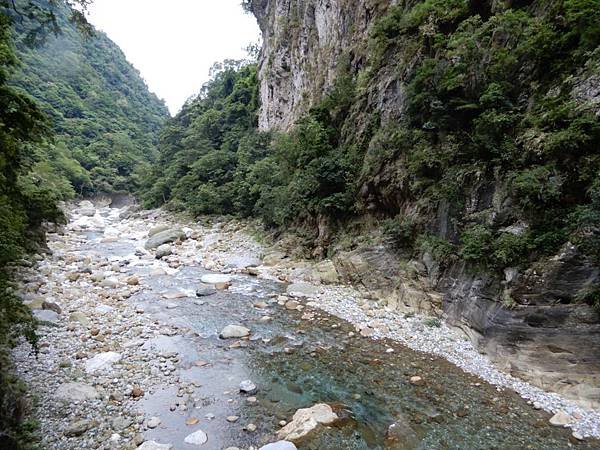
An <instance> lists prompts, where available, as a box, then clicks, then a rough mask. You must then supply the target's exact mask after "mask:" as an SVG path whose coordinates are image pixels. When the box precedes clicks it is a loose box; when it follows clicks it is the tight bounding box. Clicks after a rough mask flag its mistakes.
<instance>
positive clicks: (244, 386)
mask: <svg viewBox="0 0 600 450" xmlns="http://www.w3.org/2000/svg"><path fill="white" fill-rule="evenodd" d="M240 392H243V393H244V394H250V395H253V394H256V393H257V392H258V388H257V387H256V385H255V384H254V383H253V382H252V381H251V380H244V381H242V382H241V383H240Z"/></svg>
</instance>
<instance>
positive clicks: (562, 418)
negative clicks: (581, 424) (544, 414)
mask: <svg viewBox="0 0 600 450" xmlns="http://www.w3.org/2000/svg"><path fill="white" fill-rule="evenodd" d="M571 423H573V418H572V417H571V416H569V415H568V414H567V413H565V412H564V411H558V412H557V413H556V414H554V415H553V416H552V418H551V419H550V424H551V425H554V426H555V427H564V426H566V425H570V424H571Z"/></svg>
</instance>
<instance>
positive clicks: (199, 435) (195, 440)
mask: <svg viewBox="0 0 600 450" xmlns="http://www.w3.org/2000/svg"><path fill="white" fill-rule="evenodd" d="M184 442H185V443H186V444H190V445H196V446H198V447H200V446H201V445H204V444H206V443H207V442H208V436H207V435H206V433H205V432H204V431H202V430H198V431H195V432H194V433H192V434H190V435H188V436H187V437H186V438H185V439H184Z"/></svg>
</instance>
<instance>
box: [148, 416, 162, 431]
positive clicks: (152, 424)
mask: <svg viewBox="0 0 600 450" xmlns="http://www.w3.org/2000/svg"><path fill="white" fill-rule="evenodd" d="M161 423H162V421H161V420H160V418H158V417H150V419H148V422H147V423H146V426H147V427H148V428H150V429H151V430H152V429H154V428H156V427H158V426H159V425H160V424H161Z"/></svg>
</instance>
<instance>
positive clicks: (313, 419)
mask: <svg viewBox="0 0 600 450" xmlns="http://www.w3.org/2000/svg"><path fill="white" fill-rule="evenodd" d="M337 420H339V417H338V416H337V414H335V413H334V412H333V410H332V409H331V406H329V405H327V404H325V403H319V404H317V405H315V406H313V407H312V408H305V409H299V410H298V411H296V413H295V414H294V417H293V419H292V421H291V422H290V423H288V424H287V425H286V426H285V427H283V428H282V429H281V430H279V431H278V432H277V437H278V438H279V439H282V440H286V441H299V440H301V439H302V438H304V437H305V436H307V435H308V434H309V433H311V432H312V431H313V430H314V429H316V428H317V427H318V426H319V425H331V424H332V423H334V422H336V421H337Z"/></svg>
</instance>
